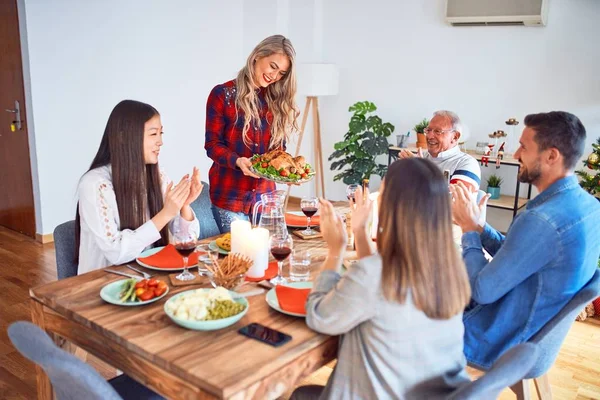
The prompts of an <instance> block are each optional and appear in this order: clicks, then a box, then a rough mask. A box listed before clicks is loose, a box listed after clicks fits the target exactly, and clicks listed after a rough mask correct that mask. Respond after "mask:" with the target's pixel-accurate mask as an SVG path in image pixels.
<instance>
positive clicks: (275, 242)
mask: <svg viewBox="0 0 600 400" xmlns="http://www.w3.org/2000/svg"><path fill="white" fill-rule="evenodd" d="M293 246H294V242H293V240H292V236H291V235H288V234H287V233H284V234H276V235H272V236H271V239H270V243H269V247H270V249H271V254H272V255H273V257H274V258H275V260H277V276H276V277H275V278H273V279H271V281H270V282H271V283H272V284H273V285H285V284H286V283H287V279H286V278H284V277H283V262H284V261H285V259H286V258H288V257H289V256H290V254H291V253H292V248H293Z"/></svg>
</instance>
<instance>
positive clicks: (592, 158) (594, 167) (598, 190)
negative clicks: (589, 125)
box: [575, 138, 600, 321]
mask: <svg viewBox="0 0 600 400" xmlns="http://www.w3.org/2000/svg"><path fill="white" fill-rule="evenodd" d="M583 164H584V166H585V167H586V169H587V171H586V169H583V170H579V171H575V173H576V174H577V175H579V177H580V178H581V179H580V180H579V184H580V185H581V187H582V188H583V189H585V191H587V192H588V193H590V194H592V195H594V196H596V198H597V199H598V201H600V138H598V140H596V143H593V144H592V154H590V155H589V156H588V158H587V160H586V161H584V162H583ZM588 171H589V172H588ZM594 171H598V172H594ZM598 268H600V258H599V259H598ZM593 315H600V297H598V298H597V299H596V300H594V301H593V302H592V304H590V305H588V306H586V308H585V309H584V310H583V311H582V312H581V313H580V314H579V316H578V317H577V320H578V321H584V320H585V319H586V318H587V317H591V316H593Z"/></svg>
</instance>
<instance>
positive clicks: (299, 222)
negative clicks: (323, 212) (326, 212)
mask: <svg viewBox="0 0 600 400" xmlns="http://www.w3.org/2000/svg"><path fill="white" fill-rule="evenodd" d="M285 223H286V224H287V225H293V226H306V217H305V216H304V215H295V214H290V213H286V214H285ZM320 223H321V217H320V216H319V215H315V216H314V217H312V218H311V219H310V224H311V225H312V226H317V225H319V224H320Z"/></svg>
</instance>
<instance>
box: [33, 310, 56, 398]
mask: <svg viewBox="0 0 600 400" xmlns="http://www.w3.org/2000/svg"><path fill="white" fill-rule="evenodd" d="M30 304H31V321H32V322H33V323H34V324H36V325H37V326H39V327H40V328H42V329H44V330H45V323H44V306H43V305H42V304H41V303H39V302H37V301H36V300H33V299H31V303H30ZM35 374H36V381H37V395H38V400H53V399H54V390H52V384H51V383H50V379H49V378H48V375H46V373H45V372H44V370H43V369H42V368H41V367H40V366H39V365H37V364H36V365H35Z"/></svg>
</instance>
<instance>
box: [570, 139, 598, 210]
mask: <svg viewBox="0 0 600 400" xmlns="http://www.w3.org/2000/svg"><path fill="white" fill-rule="evenodd" d="M592 149H593V151H592V154H590V155H589V157H588V158H587V160H586V161H584V162H583V164H584V166H585V167H586V168H587V169H588V170H589V172H588V171H586V170H585V169H583V170H579V171H576V172H575V173H576V174H577V175H579V177H580V178H581V179H580V181H579V184H580V185H581V187H582V188H584V189H585V190H586V191H587V192H589V193H590V194H592V195H594V196H596V197H597V198H598V200H600V138H598V140H597V141H596V143H593V144H592ZM594 171H599V172H594Z"/></svg>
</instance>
